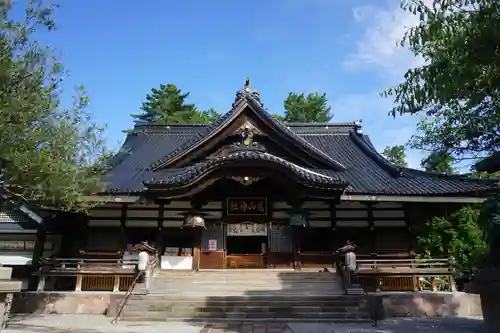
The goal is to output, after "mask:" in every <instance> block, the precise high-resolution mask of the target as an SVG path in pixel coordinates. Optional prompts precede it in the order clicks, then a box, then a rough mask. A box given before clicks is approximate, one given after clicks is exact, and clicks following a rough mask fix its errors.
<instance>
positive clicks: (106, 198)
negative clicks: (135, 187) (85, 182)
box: [82, 195, 141, 203]
mask: <svg viewBox="0 0 500 333" xmlns="http://www.w3.org/2000/svg"><path fill="white" fill-rule="evenodd" d="M140 198H141V197H140V196H136V195H87V196H84V197H83V198H82V201H85V202H96V203H98V202H102V203H105V202H106V203H107V202H116V203H134V202H137V201H139V199H140Z"/></svg>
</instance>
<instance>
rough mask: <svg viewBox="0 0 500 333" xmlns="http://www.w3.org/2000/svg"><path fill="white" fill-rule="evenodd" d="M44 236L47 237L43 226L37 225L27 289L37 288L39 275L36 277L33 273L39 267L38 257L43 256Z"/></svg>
mask: <svg viewBox="0 0 500 333" xmlns="http://www.w3.org/2000/svg"><path fill="white" fill-rule="evenodd" d="M46 238H47V231H46V230H45V226H44V225H39V226H38V230H37V232H36V240H35V248H34V249H33V256H32V259H31V263H32V264H31V273H32V275H31V276H30V278H29V281H28V290H34V289H35V288H37V284H38V281H37V280H39V279H40V277H38V279H37V275H33V273H35V272H37V271H38V270H39V269H40V259H42V257H43V250H44V246H45V240H46ZM44 283H45V281H44Z"/></svg>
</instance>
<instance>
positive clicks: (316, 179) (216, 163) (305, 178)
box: [144, 151, 347, 189]
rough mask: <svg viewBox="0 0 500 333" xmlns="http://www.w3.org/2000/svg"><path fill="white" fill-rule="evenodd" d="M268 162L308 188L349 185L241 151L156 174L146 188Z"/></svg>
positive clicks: (271, 157) (275, 158)
mask: <svg viewBox="0 0 500 333" xmlns="http://www.w3.org/2000/svg"><path fill="white" fill-rule="evenodd" d="M241 160H245V161H267V162H270V163H273V164H275V165H279V166H282V167H283V168H285V169H287V170H290V171H291V172H293V173H294V174H295V175H296V176H297V177H298V178H299V180H300V182H301V183H303V184H304V185H306V186H311V187H320V188H324V189H328V188H335V189H337V188H339V187H342V185H347V184H344V183H343V182H342V180H341V179H340V178H339V176H338V175H336V174H330V175H328V174H325V173H324V171H323V170H310V169H307V168H304V167H301V166H299V165H296V164H294V163H291V162H289V161H287V160H285V159H283V158H281V157H278V156H274V155H272V154H269V153H265V152H258V151H239V152H233V153H231V154H228V155H224V156H219V157H217V158H214V159H210V160H206V161H203V162H200V163H196V164H195V165H191V166H188V167H185V168H182V169H177V170H175V171H171V170H168V169H167V170H166V171H167V173H166V174H165V173H159V172H156V173H155V178H153V179H151V180H147V181H145V182H144V184H146V186H149V185H162V186H164V187H169V186H178V185H183V184H188V183H189V182H191V181H193V180H194V179H196V178H197V177H199V176H200V175H203V174H206V173H209V172H210V171H211V170H214V169H218V168H219V167H221V166H224V165H231V163H232V162H234V161H241Z"/></svg>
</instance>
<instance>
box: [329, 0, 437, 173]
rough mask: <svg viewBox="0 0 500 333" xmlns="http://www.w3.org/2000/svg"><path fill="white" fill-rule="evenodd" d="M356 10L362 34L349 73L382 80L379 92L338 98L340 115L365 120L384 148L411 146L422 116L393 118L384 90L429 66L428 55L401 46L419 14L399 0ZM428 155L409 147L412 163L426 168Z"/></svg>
mask: <svg viewBox="0 0 500 333" xmlns="http://www.w3.org/2000/svg"><path fill="white" fill-rule="evenodd" d="M425 2H427V3H431V2H432V0H425ZM352 13H353V19H354V21H355V22H356V23H357V24H358V26H359V27H360V28H361V29H362V32H361V35H360V37H359V38H358V41H357V43H356V47H355V51H354V52H353V53H351V54H349V55H348V57H347V59H346V60H345V61H344V66H345V68H346V69H348V70H349V71H364V72H367V73H368V74H369V75H370V76H371V77H372V78H374V79H375V80H374V81H379V82H381V84H380V86H378V87H377V86H374V87H373V89H374V90H375V91H377V92H368V93H362V94H353V95H350V96H344V97H342V98H341V99H340V100H337V101H334V111H337V110H338V111H340V114H336V116H335V118H336V119H337V120H341V121H342V120H347V119H343V118H345V117H348V118H350V120H352V119H362V120H363V127H364V128H365V133H367V134H368V135H370V138H371V140H372V141H373V144H374V145H375V147H376V148H377V150H378V151H379V152H381V151H382V150H383V149H384V147H386V146H393V145H397V144H406V143H407V142H408V140H409V139H410V137H411V136H412V135H413V134H415V131H416V122H417V120H418V117H400V116H398V117H396V118H395V119H394V118H392V117H389V116H388V111H389V110H390V108H391V103H392V101H391V100H390V99H383V98H381V97H380V95H379V94H378V92H379V91H382V90H384V89H385V88H387V87H390V86H392V85H394V84H395V83H397V82H398V81H400V80H401V79H402V77H403V74H404V73H405V72H406V70H408V69H409V68H412V67H416V66H420V65H422V64H423V59H422V58H420V57H415V56H414V55H413V54H412V53H411V52H410V51H408V50H407V49H405V48H403V47H401V46H399V41H400V40H401V38H402V37H403V36H404V34H405V32H406V31H407V30H408V28H410V27H412V26H415V25H416V24H417V23H418V17H417V16H414V15H412V14H410V13H407V12H405V11H403V10H402V9H400V7H399V1H394V2H392V1H391V5H385V6H384V5H382V6H374V5H369V6H358V7H355V8H353V11H352ZM425 155H426V154H425V153H424V152H422V151H418V150H410V149H407V162H408V165H409V166H410V167H412V168H420V162H421V160H422V158H423V157H424V156H425Z"/></svg>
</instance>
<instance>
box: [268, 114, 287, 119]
mask: <svg viewBox="0 0 500 333" xmlns="http://www.w3.org/2000/svg"><path fill="white" fill-rule="evenodd" d="M271 117H272V118H274V119H278V120H280V121H285V118H284V117H283V116H282V115H280V114H272V115H271Z"/></svg>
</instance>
